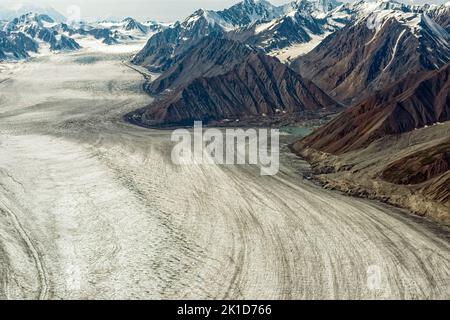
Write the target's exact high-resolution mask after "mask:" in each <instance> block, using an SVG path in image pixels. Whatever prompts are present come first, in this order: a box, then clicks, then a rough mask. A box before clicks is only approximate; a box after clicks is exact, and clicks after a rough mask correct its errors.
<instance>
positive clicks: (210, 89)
mask: <svg viewBox="0 0 450 320" xmlns="http://www.w3.org/2000/svg"><path fill="white" fill-rule="evenodd" d="M336 108H340V105H339V104H337V103H336V102H335V101H334V100H333V99H332V98H330V97H329V96H328V95H327V94H326V93H324V92H323V91H322V90H321V89H320V88H318V87H317V86H316V85H314V83H312V82H311V81H308V80H304V79H303V78H302V77H301V76H300V75H298V74H297V73H295V72H294V71H293V70H291V69H290V68H289V67H287V66H285V65H284V64H282V63H280V62H279V61H278V60H277V59H276V58H273V57H269V56H266V55H264V54H262V53H259V52H253V53H251V54H250V55H248V57H246V58H245V60H244V61H243V62H241V63H240V64H237V65H236V66H235V67H234V68H233V69H232V70H231V71H229V72H227V73H225V74H222V75H218V76H212V77H208V78H207V77H201V78H197V79H195V80H193V81H191V82H190V83H189V84H188V85H185V86H183V87H181V88H179V89H178V90H177V91H176V92H174V93H173V94H171V95H169V96H166V97H163V98H162V99H160V100H158V101H155V103H153V104H152V105H150V106H149V107H147V108H144V109H142V110H139V111H137V112H136V113H135V114H134V115H133V116H132V117H133V119H132V120H133V121H135V122H138V123H142V124H145V125H162V124H166V125H167V124H173V125H178V124H190V123H192V122H193V121H195V120H203V121H204V122H209V121H219V120H223V119H241V120H245V119H251V118H266V117H267V119H270V118H271V116H274V115H277V114H281V115H285V116H287V117H293V118H294V117H301V116H302V114H303V113H304V112H320V111H324V110H334V109H336Z"/></svg>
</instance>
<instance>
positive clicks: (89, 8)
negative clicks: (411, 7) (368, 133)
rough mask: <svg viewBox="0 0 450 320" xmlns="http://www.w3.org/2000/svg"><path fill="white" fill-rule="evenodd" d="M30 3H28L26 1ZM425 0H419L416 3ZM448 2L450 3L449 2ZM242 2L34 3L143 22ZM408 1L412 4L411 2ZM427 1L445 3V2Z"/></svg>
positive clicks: (0, 1)
mask: <svg viewBox="0 0 450 320" xmlns="http://www.w3.org/2000/svg"><path fill="white" fill-rule="evenodd" d="M27 1H29V0H25V2H27ZM423 1H424V0H416V1H415V3H420V2H423ZM447 1H448V0H447ZM20 2H21V1H20V0H0V6H2V5H8V4H9V5H10V4H11V3H12V4H17V3H20ZM237 2H239V0H34V1H32V3H35V4H46V5H50V6H52V7H54V8H55V9H57V10H58V11H60V12H61V13H62V14H64V15H67V10H68V8H70V7H71V6H74V5H75V6H78V7H80V8H81V15H82V18H84V19H92V18H106V17H117V18H122V17H126V16H133V17H135V18H138V19H141V20H147V19H154V20H160V21H175V20H179V19H182V18H184V17H187V16H188V15H189V14H191V13H192V12H193V11H195V10H196V9H199V8H205V9H222V8H225V7H229V6H230V5H232V4H234V3H237ZM270 2H272V3H273V4H283V3H287V2H290V0H270ZM408 2H409V1H408ZM427 2H434V3H443V2H445V0H430V1H427Z"/></svg>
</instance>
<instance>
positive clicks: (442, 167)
mask: <svg viewBox="0 0 450 320" xmlns="http://www.w3.org/2000/svg"><path fill="white" fill-rule="evenodd" d="M449 170H450V142H449V143H445V144H439V145H437V146H434V147H432V148H429V149H426V150H422V151H419V152H417V153H414V154H412V155H409V156H407V157H405V158H402V159H400V160H397V161H396V162H395V163H393V164H390V165H389V166H388V167H387V168H386V169H385V170H384V171H383V172H382V175H381V177H382V178H383V179H384V180H386V181H389V182H392V183H396V184H419V183H423V182H426V181H428V180H430V179H433V178H435V177H437V176H440V175H442V174H444V173H446V172H447V171H449Z"/></svg>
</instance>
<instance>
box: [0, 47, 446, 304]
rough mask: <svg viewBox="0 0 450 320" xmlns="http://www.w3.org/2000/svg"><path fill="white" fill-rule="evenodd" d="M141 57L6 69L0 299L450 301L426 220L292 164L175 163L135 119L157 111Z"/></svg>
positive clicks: (440, 234) (1, 79) (1, 85)
mask: <svg viewBox="0 0 450 320" xmlns="http://www.w3.org/2000/svg"><path fill="white" fill-rule="evenodd" d="M142 45H143V44H142ZM135 49H136V47H134V46H130V47H129V48H128V50H125V49H124V47H121V48H120V49H117V50H114V51H112V52H111V51H110V52H108V51H106V50H103V49H99V48H96V49H95V50H89V49H83V50H82V51H80V52H76V53H70V54H69V53H67V54H57V55H50V56H43V57H37V58H35V59H33V60H32V61H31V62H29V63H16V64H8V65H3V66H0V150H1V152H0V299H17V298H25V299H37V298H40V299H103V298H105V299H138V298H151V299H159V298H169V299H172V298H180V299H188V298H227V299H242V298H246V299H322V298H331V299H333V298H339V299H344V298H350V299H360V298H362V299H372V298H382V299H393V298H417V299H425V298H432V299H433V298H434V299H449V298H450V245H449V241H448V239H449V234H448V232H447V231H445V230H441V229H439V228H437V227H434V226H433V225H432V224H431V223H429V222H427V221H425V220H423V219H421V218H416V217H412V216H410V215H408V214H406V213H405V212H400V210H397V209H393V208H391V207H387V206H384V205H381V204H377V203H373V202H369V201H366V200H360V199H354V198H348V197H345V196H342V195H340V194H337V193H333V192H330V191H325V190H322V189H321V188H319V187H317V186H314V185H312V184H311V183H309V182H307V181H304V180H303V179H302V178H301V177H300V176H299V175H298V174H297V173H296V170H299V169H298V168H293V167H291V166H290V163H291V161H292V160H293V159H291V157H290V156H289V155H285V156H284V157H283V162H282V168H281V172H280V174H279V175H277V176H274V177H261V176H260V175H259V168H256V167H253V166H228V167H219V166H211V165H209V166H208V165H198V166H186V167H180V166H175V165H173V164H172V162H171V160H170V152H171V148H172V142H171V141H170V133H171V132H169V131H156V130H148V129H144V128H140V127H136V126H133V125H130V124H127V123H125V122H123V121H122V115H123V114H125V113H127V112H129V111H131V110H134V109H137V108H139V107H142V106H145V105H146V104H148V103H150V102H151V98H150V97H149V96H147V95H146V94H144V93H143V92H142V90H141V88H142V85H143V79H142V75H141V74H140V73H138V72H136V71H135V70H133V69H131V68H129V67H128V66H127V65H126V64H124V63H123V62H122V61H124V60H127V59H128V58H129V56H130V55H131V53H132V52H131V51H133V50H135ZM127 51H128V52H127ZM296 162H299V161H297V160H296Z"/></svg>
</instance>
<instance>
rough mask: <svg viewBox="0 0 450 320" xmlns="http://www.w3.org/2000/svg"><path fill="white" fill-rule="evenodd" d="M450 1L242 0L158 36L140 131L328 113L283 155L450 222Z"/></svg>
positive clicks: (150, 53) (323, 175)
mask: <svg viewBox="0 0 450 320" xmlns="http://www.w3.org/2000/svg"><path fill="white" fill-rule="evenodd" d="M449 22H450V4H445V5H409V4H404V3H398V2H395V1H388V0H383V1H370V2H369V1H356V2H352V3H344V4H342V3H338V2H335V1H326V0H300V1H295V2H292V3H289V4H287V5H284V6H273V5H271V4H270V3H268V2H266V1H243V2H241V3H239V4H237V5H235V6H233V7H231V8H229V9H225V10H222V11H208V10H198V11H196V12H195V13H193V14H192V15H191V16H189V17H188V18H186V19H185V20H183V21H180V22H176V23H175V24H173V25H171V26H169V27H168V28H166V29H164V30H162V31H160V32H157V33H156V34H154V35H153V36H152V37H150V39H149V40H148V42H147V44H146V46H145V47H144V48H143V49H142V50H141V51H140V52H139V53H138V54H137V55H136V56H135V57H134V59H133V62H134V63H135V64H138V65H141V66H142V67H145V68H147V69H148V70H150V71H153V72H157V73H159V74H160V75H159V76H158V77H157V78H156V79H152V80H148V81H147V82H146V84H145V86H144V89H145V90H146V91H147V92H148V93H150V94H152V95H154V96H155V98H156V100H155V102H154V103H152V104H151V105H150V106H147V107H145V108H142V109H140V110H137V111H136V112H134V113H131V114H129V115H127V118H128V119H129V120H131V121H133V122H134V123H138V124H142V125H145V126H158V127H161V126H177V125H189V124H191V123H192V122H193V121H195V120H203V121H204V122H206V123H208V124H211V125H217V124H219V125H231V126H236V125H244V126H245V125H254V124H256V125H263V126H271V125H280V124H288V123H298V122H301V121H302V120H305V119H310V118H311V116H312V117H314V116H315V117H316V119H320V122H323V121H324V120H323V119H325V118H324V117H329V116H330V115H331V114H333V113H334V114H335V116H332V117H333V119H332V120H331V121H329V122H328V123H326V124H325V125H323V126H322V127H320V128H318V129H317V130H315V131H314V132H313V134H311V135H310V136H308V137H306V138H304V139H301V140H300V141H298V142H297V143H295V144H293V145H292V150H294V151H295V152H296V153H297V154H299V155H300V156H302V157H304V158H305V159H307V160H308V161H309V162H310V163H311V164H312V166H313V169H314V173H315V174H316V175H315V179H317V180H318V181H320V182H321V183H322V184H323V185H324V186H326V187H329V188H332V189H339V190H341V191H344V192H348V193H350V194H353V195H358V196H365V197H370V198H375V199H379V200H382V201H385V202H388V203H391V204H394V205H398V206H401V207H405V208H408V209H410V210H412V211H413V212H416V213H418V214H421V215H429V216H430V217H432V218H435V219H437V220H440V221H444V222H445V223H446V224H449V225H450V216H449V214H448V213H449V212H450V161H449V160H450V140H448V137H449V132H450V121H449V120H450V95H449V92H450V82H449V70H450V69H449V68H450V34H449V24H450V23H449Z"/></svg>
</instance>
